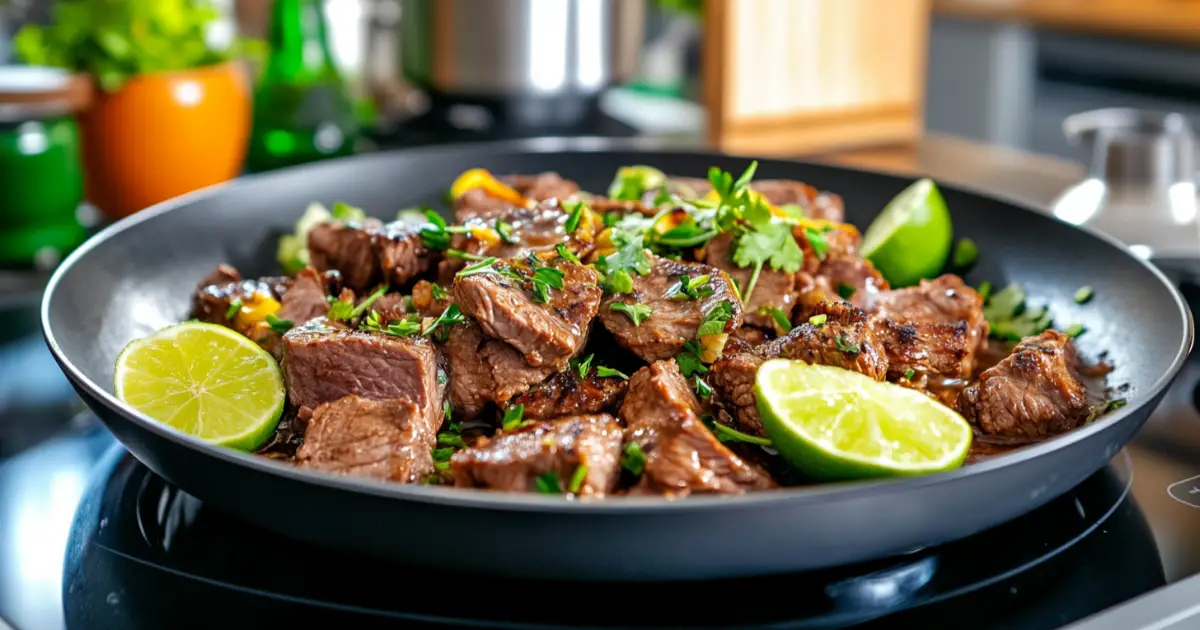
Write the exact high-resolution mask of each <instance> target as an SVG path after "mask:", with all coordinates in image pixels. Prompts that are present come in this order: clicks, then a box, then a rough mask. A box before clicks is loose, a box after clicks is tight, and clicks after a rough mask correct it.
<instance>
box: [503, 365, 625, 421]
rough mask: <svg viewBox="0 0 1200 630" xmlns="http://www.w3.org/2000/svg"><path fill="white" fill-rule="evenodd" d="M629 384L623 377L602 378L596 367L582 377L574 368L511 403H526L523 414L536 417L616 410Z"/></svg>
mask: <svg viewBox="0 0 1200 630" xmlns="http://www.w3.org/2000/svg"><path fill="white" fill-rule="evenodd" d="M627 385H628V383H627V382H626V381H625V380H624V379H621V378H617V377H614V376H609V377H605V378H600V377H599V376H597V374H596V370H594V369H593V370H591V371H590V372H589V373H588V375H587V378H583V379H581V378H579V373H578V372H577V371H575V370H564V371H562V372H559V373H557V374H554V375H552V376H551V377H550V378H548V379H546V381H545V382H543V383H540V384H538V385H536V386H535V387H534V388H533V389H530V390H529V391H527V392H525V393H523V394H520V395H518V396H516V397H514V398H513V399H512V400H510V401H509V402H508V404H509V405H523V406H524V417H525V418H529V419H534V420H544V419H550V418H557V417H559V416H568V415H572V414H581V413H582V414H589V413H600V412H602V411H610V410H615V407H616V405H617V403H618V402H620V400H621V397H622V396H624V395H625V388H626V386H627Z"/></svg>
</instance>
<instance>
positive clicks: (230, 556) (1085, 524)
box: [0, 306, 1200, 630]
mask: <svg viewBox="0 0 1200 630" xmlns="http://www.w3.org/2000/svg"><path fill="white" fill-rule="evenodd" d="M0 323H3V324H4V326H2V327H0V329H2V330H3V331H4V332H3V336H2V337H0V619H2V620H4V621H7V622H8V624H10V625H11V626H13V627H14V628H17V629H19V630H43V629H44V630H58V629H62V628H69V629H72V630H75V629H86V630H105V629H107V628H128V629H140V628H167V627H170V628H191V627H198V628H199V627H203V628H210V627H225V628H240V627H246V628H274V627H317V626H336V627H343V626H344V627H354V628H376V627H396V626H397V625H400V626H403V627H450V626H460V627H461V626H463V625H472V626H478V627H507V628H517V627H545V628H549V627H615V626H623V625H632V626H640V627H668V626H673V627H705V626H709V627H713V626H721V625H733V626H738V627H795V628H832V627H848V626H850V625H853V626H854V627H861V628H867V629H882V628H904V627H946V626H945V624H946V623H947V620H954V621H953V623H952V625H957V624H959V623H961V624H962V625H963V626H964V627H972V628H980V629H989V628H1022V629H1026V630H1038V629H1047V630H1049V629H1052V628H1059V627H1061V626H1063V625H1065V624H1067V623H1070V622H1072V621H1075V620H1078V619H1081V618H1084V617H1087V616H1089V615H1092V614H1093V613H1096V612H1098V611H1101V610H1104V609H1106V608H1109V607H1112V606H1115V605H1117V604H1120V603H1122V602H1125V601H1127V600H1130V599H1131V598H1134V597H1137V596H1139V595H1141V594H1143V593H1147V592H1150V591H1153V590H1154V589H1157V588H1159V587H1162V586H1164V585H1166V584H1169V583H1171V582H1175V581H1177V580H1180V579H1182V578H1184V577H1187V576H1189V575H1192V574H1194V573H1200V510H1198V509H1197V507H1200V498H1198V497H1200V412H1197V402H1198V401H1197V397H1198V396H1197V385H1198V384H1200V361H1194V362H1192V363H1190V364H1189V365H1188V366H1187V368H1186V369H1185V371H1184V373H1183V374H1182V375H1181V376H1180V378H1179V380H1178V382H1177V384H1176V386H1175V388H1174V389H1173V390H1172V391H1171V392H1170V393H1169V394H1168V398H1167V400H1166V401H1165V402H1164V404H1163V406H1162V407H1161V408H1160V410H1159V412H1158V413H1156V414H1155V416H1154V417H1153V418H1152V419H1151V421H1150V423H1149V424H1148V425H1147V427H1146V429H1145V430H1143V431H1142V432H1141V433H1139V434H1138V436H1137V438H1136V439H1135V440H1134V442H1133V443H1132V444H1130V445H1129V446H1128V447H1127V448H1126V449H1125V450H1123V451H1122V452H1121V453H1120V454H1119V455H1118V456H1117V457H1116V458H1114V459H1113V460H1112V462H1111V463H1110V464H1109V466H1108V467H1106V468H1105V469H1103V470H1101V471H1100V472H1098V473H1097V474H1096V475H1094V476H1093V477H1092V478H1090V479H1088V480H1087V481H1086V482H1084V483H1083V484H1082V485H1080V486H1079V487H1078V488H1076V489H1075V490H1074V491H1072V492H1070V493H1068V494H1067V495H1065V496H1064V497H1062V498H1060V499H1058V500H1056V501H1054V502H1052V503H1050V504H1049V505H1047V506H1046V507H1044V508H1042V509H1040V510H1038V511H1036V512H1033V513H1031V514H1029V515H1026V516H1025V517H1022V518H1020V519H1017V520H1016V521H1013V522H1010V523H1008V524H1005V525H1002V526H1000V527H998V528H996V529H994V530H991V531H988V532H985V533H983V534H980V535H978V536H975V537H972V538H969V539H966V540H963V541H959V542H956V543H951V544H949V545H945V546H943V547H939V548H933V549H925V550H919V551H916V552H913V553H911V554H908V555H906V556H903V557H898V558H893V559H890V560H884V561H879V562H874V563H869V564H866V565H861V566H854V567H846V568H842V569H838V570H835V571H824V572H818V573H810V574H802V575H791V576H780V577H772V578H760V579H754V580H736V581H720V582H704V583H693V584H641V585H627V584H626V585H581V584H566V583H557V584H555V583H544V582H540V583H526V582H520V581H514V580H494V579H488V580H485V581H484V582H483V583H481V580H480V579H479V578H472V577H469V576H462V575H455V574H454V573H453V567H446V571H445V572H444V573H441V574H430V573H428V572H421V573H416V572H415V571H409V570H406V569H405V568H404V567H402V566H396V565H391V564H386V563H383V562H380V561H376V560H373V559H370V558H362V557H351V556H347V555H345V554H342V553H340V552H333V551H328V550H324V549H320V548H315V547H310V546H305V545H301V544H298V543H294V542H291V541H289V540H286V539H282V538H280V537H278V536H276V535H274V534H271V533H268V532H265V531H261V530H258V529H256V528H254V527H252V526H249V525H247V524H243V523H241V522H238V521H237V520H235V519H233V518H232V517H229V516H227V515H225V514H223V513H222V512H220V511H218V510H217V509H215V508H211V507H209V506H206V505H204V504H203V502H201V501H199V500H197V499H195V498H194V497H191V496H190V495H187V494H186V493H184V492H181V491H180V490H178V489H177V488H174V487H173V486H171V485H170V484H168V483H166V482H165V481H163V480H162V479H161V478H159V477H157V476H156V475H155V474H154V473H152V472H150V471H149V470H148V469H146V468H145V467H144V466H142V465H141V464H140V463H138V462H137V461H136V460H134V459H133V458H132V457H131V456H129V455H128V454H127V453H126V452H125V451H124V450H123V448H122V447H121V446H120V445H119V444H118V443H116V442H115V440H114V439H113V438H112V436H111V435H110V434H109V433H108V432H107V431H106V430H105V429H104V428H103V427H102V426H101V425H100V424H99V423H98V421H96V420H95V418H94V416H92V415H91V414H90V413H89V412H87V411H86V410H84V408H83V407H82V405H81V403H80V402H79V401H78V400H77V399H76V397H75V396H74V393H73V392H72V391H71V389H70V386H69V385H68V384H67V383H66V382H65V380H64V379H63V378H62V377H61V376H60V375H59V373H58V370H57V367H56V366H55V365H54V363H53V360H52V359H51V358H50V357H49V355H48V353H47V352H46V350H45V349H44V346H43V344H42V342H41V339H40V335H39V333H38V330H37V319H36V312H35V309H34V308H33V307H32V306H30V307H29V308H25V309H17V310H9V311H5V312H4V313H3V316H2V317H0ZM1193 482H1195V485H1193ZM1193 504H1194V505H1193ZM946 517H947V518H952V517H953V515H946ZM879 526H880V527H886V526H887V523H886V519H881V521H880V523H879ZM480 535H487V534H486V532H481V534H480ZM731 535H736V532H731ZM496 544H503V541H500V540H498V541H496ZM638 591H641V592H654V593H656V595H657V596H656V597H654V598H653V601H654V602H655V604H654V605H652V606H632V602H633V601H636V600H637V599H641V598H638V597H635V598H630V595H631V594H633V593H636V592H638ZM667 602H677V603H678V604H682V605H674V606H667V605H664V604H665V603H667ZM701 602H704V603H703V604H700V603H701ZM697 604H700V605H697ZM0 627H3V626H2V625H0Z"/></svg>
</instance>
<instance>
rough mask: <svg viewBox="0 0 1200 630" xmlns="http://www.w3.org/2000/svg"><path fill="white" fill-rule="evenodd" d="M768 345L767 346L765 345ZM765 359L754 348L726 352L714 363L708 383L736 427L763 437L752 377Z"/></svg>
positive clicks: (763, 430)
mask: <svg viewBox="0 0 1200 630" xmlns="http://www.w3.org/2000/svg"><path fill="white" fill-rule="evenodd" d="M768 348H770V346H768ZM768 358H771V357H765V356H763V355H761V354H758V353H756V352H753V351H748V352H737V353H732V354H730V353H726V354H725V356H723V357H721V358H720V359H717V362H716V363H713V366H712V372H711V373H710V374H709V377H708V383H709V385H712V388H713V391H715V392H716V400H717V401H718V402H719V403H720V404H721V406H722V407H724V408H725V411H726V412H727V413H728V414H729V415H730V416H731V417H732V418H733V421H734V424H735V425H736V427H735V428H737V430H739V431H741V432H743V433H748V434H750V435H757V436H763V437H765V436H766V431H765V429H763V425H762V420H761V419H759V416H758V404H757V402H756V401H755V397H754V377H755V376H756V375H757V374H758V368H759V367H760V366H762V364H763V362H764V361H766V360H767V359H768Z"/></svg>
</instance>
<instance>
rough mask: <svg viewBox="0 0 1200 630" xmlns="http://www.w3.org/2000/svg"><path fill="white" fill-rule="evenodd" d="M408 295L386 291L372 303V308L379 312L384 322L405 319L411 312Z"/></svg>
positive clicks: (380, 318)
mask: <svg viewBox="0 0 1200 630" xmlns="http://www.w3.org/2000/svg"><path fill="white" fill-rule="evenodd" d="M408 306H409V300H408V296H406V295H404V294H403V293H384V294H383V295H381V296H379V299H378V300H375V301H374V302H373V303H372V304H371V310H372V311H375V312H376V313H378V314H379V320H380V321H382V322H391V321H396V320H401V319H404V318H405V317H406V316H407V315H408V313H409V308H408Z"/></svg>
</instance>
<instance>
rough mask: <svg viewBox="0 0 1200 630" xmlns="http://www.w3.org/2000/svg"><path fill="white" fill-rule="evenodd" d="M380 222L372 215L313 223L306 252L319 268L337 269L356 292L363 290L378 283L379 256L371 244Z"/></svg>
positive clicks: (348, 285) (379, 275)
mask: <svg viewBox="0 0 1200 630" xmlns="http://www.w3.org/2000/svg"><path fill="white" fill-rule="evenodd" d="M382 227H383V224H382V223H381V222H380V221H379V220H378V219H374V218H368V219H366V220H364V221H362V222H342V221H330V222H327V223H321V224H319V225H316V226H314V227H313V229H312V230H311V231H309V233H308V254H309V257H310V258H311V259H312V265H313V266H314V267H316V268H317V269H319V270H321V271H329V270H331V269H336V270H338V271H339V272H341V274H342V281H343V282H344V283H345V285H346V286H347V287H349V288H350V289H353V290H354V291H355V292H357V293H365V292H367V291H368V290H370V289H371V288H372V287H374V286H375V285H376V284H378V283H379V281H380V279H381V278H382V274H380V272H379V257H378V256H377V255H376V254H375V248H374V245H373V241H374V233H375V232H378V231H379V230H380V229H382Z"/></svg>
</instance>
